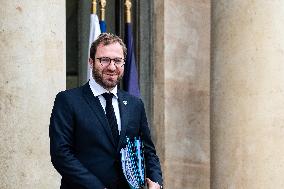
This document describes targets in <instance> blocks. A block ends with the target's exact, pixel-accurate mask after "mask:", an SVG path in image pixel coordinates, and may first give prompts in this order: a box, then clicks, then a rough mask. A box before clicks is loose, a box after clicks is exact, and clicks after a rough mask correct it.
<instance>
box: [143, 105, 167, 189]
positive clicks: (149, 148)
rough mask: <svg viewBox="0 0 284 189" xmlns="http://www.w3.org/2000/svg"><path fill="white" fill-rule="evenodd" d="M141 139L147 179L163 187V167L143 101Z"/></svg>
mask: <svg viewBox="0 0 284 189" xmlns="http://www.w3.org/2000/svg"><path fill="white" fill-rule="evenodd" d="M141 104H142V105H141V107H142V109H141V124H140V129H141V137H142V140H143V142H144V155H145V164H146V177H148V178H150V179H151V180H152V181H154V182H158V183H159V185H160V186H162V185H163V179H162V171H161V165H160V161H159V158H158V156H157V155H156V149H155V146H154V144H153V141H152V139H151V134H150V129H149V126H148V122H147V117H146V113H145V108H144V104H143V102H142V100H141Z"/></svg>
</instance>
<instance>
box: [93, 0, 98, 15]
mask: <svg viewBox="0 0 284 189" xmlns="http://www.w3.org/2000/svg"><path fill="white" fill-rule="evenodd" d="M92 4H93V6H92V13H93V14H97V1H96V0H93V2H92Z"/></svg>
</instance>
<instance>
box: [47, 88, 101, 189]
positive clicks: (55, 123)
mask: <svg viewBox="0 0 284 189" xmlns="http://www.w3.org/2000/svg"><path fill="white" fill-rule="evenodd" d="M73 114H74V112H73V111H72V108H71V106H70V104H68V101H67V97H66V96H65V94H64V92H60V93H59V94H58V95H57V96H56V98H55V102H54V106H53V110H52V113H51V118H50V125H49V137H50V155H51V162H52V164H53V166H54V167H55V169H56V170H57V171H58V172H59V173H60V174H61V176H62V177H63V178H64V180H65V181H67V182H68V183H70V184H71V185H73V186H78V188H86V189H102V188H104V185H103V184H102V182H101V181H100V180H99V179H98V178H97V177H96V176H95V175H94V174H92V173H91V172H90V171H89V170H88V169H87V168H86V167H84V165H83V164H82V163H81V162H80V161H79V160H78V159H77V158H76V156H75V154H74V150H73V142H74V141H73V132H74V117H73ZM82 137H84V136H82Z"/></svg>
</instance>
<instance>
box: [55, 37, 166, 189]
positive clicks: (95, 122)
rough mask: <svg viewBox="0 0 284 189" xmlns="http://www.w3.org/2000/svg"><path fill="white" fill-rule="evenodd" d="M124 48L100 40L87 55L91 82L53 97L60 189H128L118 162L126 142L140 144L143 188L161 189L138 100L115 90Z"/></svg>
mask: <svg viewBox="0 0 284 189" xmlns="http://www.w3.org/2000/svg"><path fill="white" fill-rule="evenodd" d="M125 56H126V47H125V45H124V43H123V42H122V40H121V39H120V38H119V37H117V36H115V35H113V34H107V33H104V34H101V35H100V36H99V37H98V39H97V40H96V41H95V42H93V44H92V46H91V49H90V58H89V64H90V66H91V68H92V77H91V78H90V80H89V82H88V83H87V84H85V85H84V86H82V87H79V88H75V89H71V90H66V91H63V92H60V93H58V94H57V96H56V99H55V102H54V107H53V110H52V114H51V118H50V127H49V135H50V154H51V161H52V163H53V165H54V167H55V169H56V170H57V171H58V172H59V173H60V174H61V176H62V180H61V187H60V188H61V189H81V188H84V189H104V188H107V189H128V188H129V186H128V184H127V181H126V179H125V177H124V175H123V172H122V168H121V161H120V149H121V148H123V147H125V145H126V137H130V138H131V137H132V138H133V137H138V136H140V137H141V139H142V141H143V143H144V155H145V167H146V177H148V178H147V179H146V183H147V185H148V188H149V189H158V188H161V186H162V173H161V167H160V162H159V159H158V157H157V155H156V151H155V147H154V145H153V142H152V140H151V137H150V131H149V127H148V123H147V119H146V114H145V109H144V105H143V102H142V101H141V99H139V98H136V97H134V96H132V95H130V94H128V93H126V92H123V91H120V90H118V89H117V84H118V83H119V82H120V80H121V78H122V76H123V72H124V59H125Z"/></svg>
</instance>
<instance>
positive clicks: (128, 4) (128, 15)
mask: <svg viewBox="0 0 284 189" xmlns="http://www.w3.org/2000/svg"><path fill="white" fill-rule="evenodd" d="M124 5H125V19H126V20H125V22H126V23H131V7H132V3H131V1H130V0H126V1H125V3H124Z"/></svg>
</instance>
